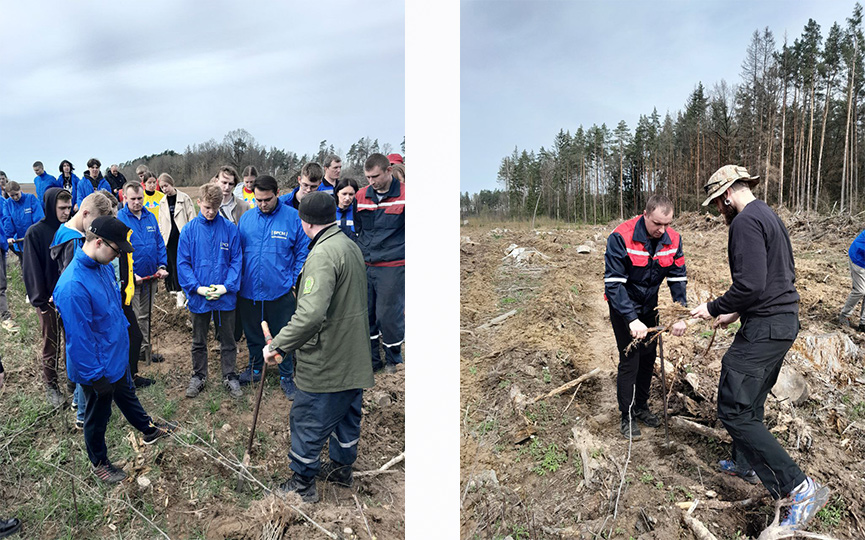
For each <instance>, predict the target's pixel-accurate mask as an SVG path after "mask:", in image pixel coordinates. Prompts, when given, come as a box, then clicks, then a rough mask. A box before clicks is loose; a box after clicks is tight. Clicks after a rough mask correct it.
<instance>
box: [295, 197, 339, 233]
mask: <svg viewBox="0 0 865 540" xmlns="http://www.w3.org/2000/svg"><path fill="white" fill-rule="evenodd" d="M297 211H298V213H299V214H300V219H302V220H303V221H305V222H307V223H309V224H310V225H327V224H328V223H333V222H334V221H336V201H334V200H333V195H331V194H330V193H325V192H324V191H313V192H312V193H310V194H309V195H307V196H305V197H304V198H303V199H301V200H300V208H298V209H297Z"/></svg>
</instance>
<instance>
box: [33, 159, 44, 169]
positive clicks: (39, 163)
mask: <svg viewBox="0 0 865 540" xmlns="http://www.w3.org/2000/svg"><path fill="white" fill-rule="evenodd" d="M36 167H42V168H43V169H44V168H45V165H42V162H41V161H34V162H33V168H34V169H35V168H36Z"/></svg>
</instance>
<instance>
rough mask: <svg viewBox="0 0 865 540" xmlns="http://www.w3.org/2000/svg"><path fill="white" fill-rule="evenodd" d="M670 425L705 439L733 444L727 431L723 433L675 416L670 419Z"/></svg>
mask: <svg viewBox="0 0 865 540" xmlns="http://www.w3.org/2000/svg"><path fill="white" fill-rule="evenodd" d="M670 424H671V425H672V426H674V427H678V428H681V429H684V430H686V431H690V432H692V433H696V434H698V435H702V436H703V437H707V438H710V439H718V440H719V441H721V442H726V443H730V442H733V439H731V438H730V434H729V433H727V432H726V431H721V430H720V429H715V428H710V427H708V426H704V425H702V424H698V423H696V422H691V421H689V420H685V419H684V418H681V417H679V416H673V417H672V418H670Z"/></svg>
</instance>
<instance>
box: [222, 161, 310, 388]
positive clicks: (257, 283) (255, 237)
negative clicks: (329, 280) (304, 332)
mask: <svg viewBox="0 0 865 540" xmlns="http://www.w3.org/2000/svg"><path fill="white" fill-rule="evenodd" d="M253 191H254V192H255V204H256V208H255V209H254V210H250V211H248V212H246V213H245V214H243V217H241V218H240V245H241V248H242V249H243V272H242V274H241V282H240V293H239V298H238V299H237V309H238V311H240V320H241V321H242V324H243V332H244V334H246V343H247V346H248V347H249V367H248V368H247V369H246V370H245V371H244V372H243V373H241V374H240V383H241V384H249V383H250V382H252V381H258V380H259V379H260V378H261V369H262V364H263V363H264V357H263V355H262V348H263V347H264V345H265V341H264V334H263V333H262V331H261V321H262V320H265V321H267V324H268V325H269V326H270V328H272V329H276V328H282V327H283V326H285V325H286V324H287V323H288V321H289V320H291V316H292V315H293V314H294V310H295V293H294V291H293V290H292V288H293V287H294V284H295V281H296V280H297V276H299V275H300V271H301V269H302V268H303V262H304V261H305V260H306V255H307V252H308V249H307V245H308V244H309V239H308V238H307V237H306V234H305V233H304V232H303V227H301V224H300V217H299V216H298V213H297V210H295V209H294V208H292V207H290V206H287V205H285V204H280V202H279V199H278V196H279V188H278V186H277V184H276V179H275V178H273V177H272V176H268V175H264V176H259V177H258V178H256V179H255V183H254V184H253ZM279 375H280V387H281V388H282V391H283V392H284V393H285V396H286V397H287V398H288V399H290V400H293V399H294V394H295V386H294V367H293V366H292V362H291V361H288V362H283V363H282V364H280V365H279Z"/></svg>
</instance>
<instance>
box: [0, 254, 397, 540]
mask: <svg viewBox="0 0 865 540" xmlns="http://www.w3.org/2000/svg"><path fill="white" fill-rule="evenodd" d="M10 264H17V263H14V262H13V263H10ZM13 273H14V272H13ZM15 277H18V275H17V274H15ZM18 278H19V279H20V277H18ZM11 288H12V289H15V290H13V291H12V292H11V294H10V300H11V304H12V305H11V307H12V311H13V313H14V314H15V318H16V320H18V321H20V323H21V324H22V328H21V331H20V332H19V333H17V334H14V335H12V334H9V333H4V334H3V335H2V340H3V347H2V348H3V353H4V355H3V361H4V366H5V367H6V369H7V385H6V387H5V388H4V389H3V391H2V394H4V395H2V396H0V416H2V418H3V421H4V422H6V423H7V426H6V427H5V428H4V432H5V433H7V438H6V439H5V440H2V441H0V443H2V444H0V449H2V451H3V455H2V457H0V461H2V463H3V465H2V471H3V474H2V476H0V479H2V480H0V499H2V501H3V503H2V506H0V514H2V515H0V517H6V516H13V515H17V516H19V517H21V518H22V521H23V522H24V530H25V531H26V532H27V534H26V535H25V537H26V538H164V537H165V536H162V533H164V534H165V535H167V536H168V537H170V538H206V539H223V538H232V539H259V538H267V539H278V538H326V537H328V536H329V535H333V536H332V537H333V538H346V539H355V538H361V539H368V538H403V537H404V536H405V473H404V471H405V469H404V462H399V463H397V464H396V465H394V466H392V467H391V468H390V470H389V471H388V472H386V473H381V474H372V475H369V476H359V477H356V478H355V482H354V486H353V487H351V488H344V487H336V486H334V485H333V484H330V483H323V482H319V483H318V490H319V494H320V496H321V501H320V502H319V503H316V504H303V503H301V502H300V499H299V498H296V497H292V498H289V499H288V501H282V500H276V499H275V498H274V497H273V496H272V495H271V496H268V495H267V494H266V493H265V490H264V488H263V487H262V485H263V486H266V487H268V488H274V487H276V486H277V485H279V483H281V482H282V481H284V480H285V479H286V478H288V476H289V475H290V474H291V471H290V470H289V468H288V463H289V461H288V458H287V453H288V449H289V445H290V436H291V434H290V430H289V423H288V415H289V411H290V407H291V403H290V402H289V401H288V400H287V399H286V398H285V396H284V394H283V393H282V391H281V390H280V388H279V380H278V375H277V372H276V368H273V367H271V368H269V370H268V378H267V384H266V386H265V390H264V398H263V400H262V405H261V413H260V415H259V418H258V426H257V429H256V440H255V443H254V445H253V451H252V456H251V465H252V473H253V475H254V476H255V477H256V479H257V480H258V481H259V482H260V484H261V485H256V484H254V483H252V482H247V488H246V490H245V491H243V492H241V493H238V492H237V491H236V490H235V488H236V486H237V483H238V482H237V476H236V474H235V473H234V471H232V470H231V469H230V468H229V467H228V466H227V464H229V463H233V464H234V465H235V466H236V464H237V463H239V462H240V460H241V459H242V457H243V453H244V449H245V447H246V443H247V439H248V437H249V427H250V425H251V422H252V414H253V405H254V393H253V390H252V389H251V388H250V387H248V386H247V387H244V396H243V398H242V399H240V400H233V399H232V398H231V397H229V396H228V394H227V392H226V390H225V389H224V388H223V387H222V385H221V384H220V382H221V377H220V373H219V360H218V358H219V352H218V350H219V349H218V344H217V342H216V341H215V340H213V339H212V338H213V336H212V333H211V341H210V346H209V361H210V365H209V368H210V373H209V378H208V381H207V386H206V387H205V389H204V390H203V391H202V393H201V394H200V395H199V396H198V397H197V398H195V399H187V398H186V397H185V394H184V392H185V389H186V386H187V384H188V382H189V377H190V375H191V359H190V351H189V346H190V341H191V323H190V322H189V315H188V312H187V311H186V310H185V309H184V310H178V309H176V308H175V306H174V298H173V297H170V296H169V295H168V294H167V293H166V292H165V291H164V289H163V288H162V287H160V290H159V292H158V295H157V301H156V308H155V309H154V321H155V322H154V326H153V328H152V333H153V343H154V350H155V351H156V352H159V353H161V354H162V355H164V356H165V358H166V361H165V362H164V363H158V364H157V363H154V364H151V365H149V366H148V365H144V364H142V365H141V366H140V372H141V374H142V375H146V376H149V377H152V378H155V379H156V381H157V382H156V384H155V385H154V386H152V387H149V388H145V389H141V390H139V392H138V394H139V397H140V399H141V402H142V404H143V405H144V407H145V409H146V410H147V411H148V412H149V413H150V414H151V416H153V417H156V418H165V419H171V420H174V421H177V422H179V424H180V431H179V433H178V434H177V436H176V437H175V438H174V439H168V440H162V441H160V442H158V443H157V444H155V445H152V446H144V445H143V444H141V434H140V433H138V432H137V431H135V430H134V429H132V428H131V426H130V425H129V424H128V423H127V422H126V420H125V419H124V418H123V417H122V415H120V414H119V412H118V411H117V409H116V407H115V408H114V414H113V416H112V419H111V424H110V425H109V433H108V436H107V439H108V448H109V456H110V457H111V459H112V461H114V462H115V464H116V465H118V466H120V467H123V468H124V470H126V472H127V473H128V474H129V478H128V479H127V480H126V481H124V482H123V483H122V484H121V485H119V486H116V487H114V486H105V485H102V484H100V483H99V482H98V481H97V480H96V478H95V477H93V476H92V475H91V474H90V472H89V462H88V461H87V458H86V453H85V450H84V443H83V437H82V433H81V431H79V430H75V429H74V427H72V421H73V420H74V416H72V412H71V411H68V410H67V411H65V412H64V413H63V414H65V415H66V416H67V418H66V419H65V421H64V419H63V418H62V416H63V415H61V414H57V413H56V412H52V411H50V408H49V407H48V406H47V404H46V403H45V400H44V396H43V392H44V390H43V389H42V385H41V383H40V382H39V381H38V380H37V379H36V378H35V361H34V359H35V357H36V351H35V346H34V345H33V342H34V341H35V339H34V338H35V336H34V334H35V333H36V332H38V327H34V323H35V317H31V316H30V315H29V312H30V311H33V309H32V308H30V307H29V306H25V305H23V293H22V292H21V291H18V290H17V288H16V287H15V286H14V285H13V286H11ZM21 289H22V291H23V287H21ZM28 308H29V309H28ZM34 330H35V332H34ZM238 347H239V350H238V359H237V363H238V372H240V371H241V370H242V369H243V368H244V367H245V366H246V364H247V362H248V354H247V348H246V342H245V340H242V341H241V342H240V343H239V344H238ZM31 362H32V363H31ZM62 378H63V375H61V379H62ZM404 380H405V379H404V371H403V369H402V367H400V368H399V369H398V371H397V373H396V374H390V375H385V374H379V375H376V382H375V387H374V388H372V389H370V390H368V391H367V392H365V394H364V405H363V420H362V424H361V430H362V431H361V438H360V441H359V446H358V460H357V462H356V463H355V471H365V472H367V473H368V472H370V471H374V470H376V469H379V468H380V467H381V466H382V465H384V464H386V463H387V462H388V461H390V460H392V458H394V457H396V456H398V455H400V454H401V453H402V452H403V451H404V449H405V412H404V411H405V407H404V404H405V392H404V388H405V384H404ZM31 413H32V415H33V416H35V417H36V420H35V422H34V423H33V424H32V425H31V424H28V426H27V427H25V428H23V429H18V428H17V425H18V424H14V422H16V421H18V420H21V418H22V416H24V415H27V414H31ZM37 414H38V416H36V415H37ZM21 422H23V420H21ZM28 422H29V420H28ZM27 437H32V439H26V438H27ZM58 448H59V449H60V455H59V457H58ZM67 448H71V450H70V451H68V452H67V451H66V449H67ZM326 452H327V450H326V449H325V452H324V459H325V460H326V459H327V455H326ZM219 454H221V456H222V457H220V456H219ZM49 462H50V463H53V465H52V464H50V463H49ZM56 465H59V468H58V467H57V466H56ZM71 475H74V476H75V478H76V488H75V491H76V493H77V501H76V502H77V504H78V508H79V512H78V515H77V518H76V515H75V512H74V511H73V509H72V504H71V503H70V501H69V499H70V498H71V494H72V489H71V488H70V487H69V483H68V480H69V478H68V477H69V476H71ZM141 477H144V478H146V479H148V480H150V484H149V485H148V486H146V487H142V485H141V484H140V483H139V479H140V478H141ZM52 478H53V481H52ZM52 484H53V485H52ZM34 498H35V499H37V500H35V501H34ZM289 505H291V506H293V507H294V508H291V507H290V506H289ZM133 508H134V509H135V510H138V511H139V512H141V514H137V513H136V512H135V511H134V510H133ZM298 510H299V511H298ZM300 512H303V514H305V515H306V516H307V517H308V518H309V519H306V518H304V517H303V516H302V515H301V513H300ZM144 517H146V518H147V519H149V520H150V521H151V523H148V522H147V521H146V520H145V519H144ZM312 522H315V523H316V524H317V525H319V526H320V527H321V528H322V529H324V530H325V531H327V532H328V533H329V534H325V533H323V532H321V531H320V530H319V529H317V528H316V525H314V524H313V523H312Z"/></svg>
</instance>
